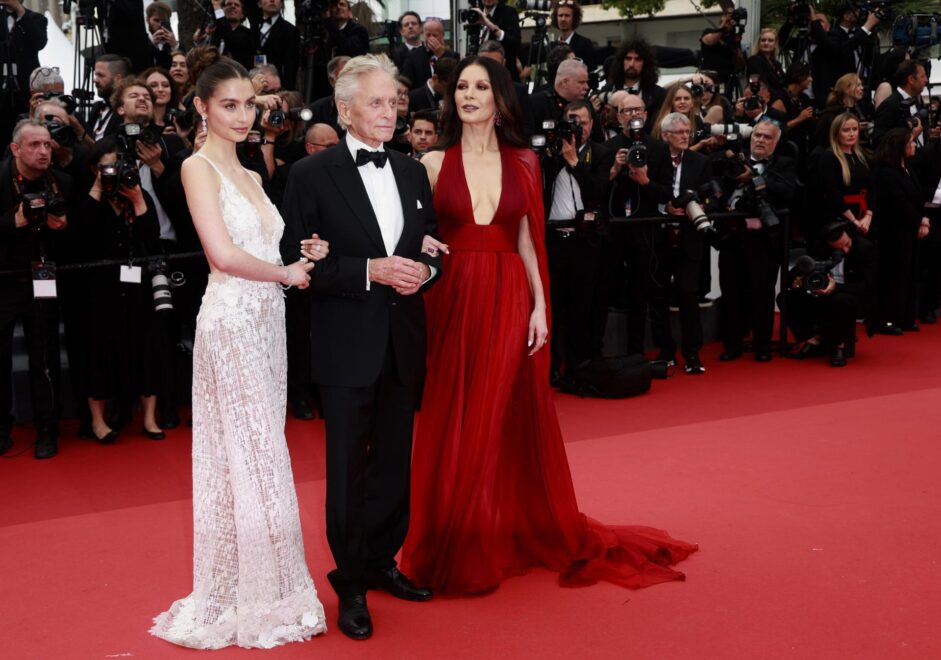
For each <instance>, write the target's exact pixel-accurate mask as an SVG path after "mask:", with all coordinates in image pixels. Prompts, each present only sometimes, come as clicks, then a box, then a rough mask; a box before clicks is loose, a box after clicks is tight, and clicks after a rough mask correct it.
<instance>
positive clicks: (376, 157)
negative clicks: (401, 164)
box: [356, 149, 389, 167]
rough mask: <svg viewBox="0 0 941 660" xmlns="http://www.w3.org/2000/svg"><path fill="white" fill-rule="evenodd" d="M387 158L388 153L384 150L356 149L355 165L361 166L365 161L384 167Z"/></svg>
mask: <svg viewBox="0 0 941 660" xmlns="http://www.w3.org/2000/svg"><path fill="white" fill-rule="evenodd" d="M387 160H389V154H387V153H386V152H385V151H370V150H369V149H357V150H356V167H362V166H363V165H366V164H367V163H375V165H376V167H385V166H386V161H387Z"/></svg>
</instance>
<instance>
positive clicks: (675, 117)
mask: <svg viewBox="0 0 941 660" xmlns="http://www.w3.org/2000/svg"><path fill="white" fill-rule="evenodd" d="M677 124H683V125H684V126H689V117H687V116H686V115H684V114H683V113H682V112H671V113H670V114H668V115H667V116H666V117H664V118H663V119H662V120H661V121H660V132H661V133H669V132H670V131H672V130H673V127H674V126H676V125H677Z"/></svg>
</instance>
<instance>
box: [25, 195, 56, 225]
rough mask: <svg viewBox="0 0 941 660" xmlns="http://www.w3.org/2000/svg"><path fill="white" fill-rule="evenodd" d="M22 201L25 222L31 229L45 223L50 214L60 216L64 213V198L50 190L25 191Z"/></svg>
mask: <svg viewBox="0 0 941 660" xmlns="http://www.w3.org/2000/svg"><path fill="white" fill-rule="evenodd" d="M22 203H23V216H24V217H25V218H26V224H27V226H28V227H30V228H32V229H38V228H40V227H42V226H43V225H44V224H46V220H48V219H49V216H50V215H57V216H62V215H65V213H66V206H65V200H64V199H62V197H60V196H59V195H58V194H57V193H55V192H53V191H50V190H43V191H42V192H34V193H25V194H24V195H23V197H22Z"/></svg>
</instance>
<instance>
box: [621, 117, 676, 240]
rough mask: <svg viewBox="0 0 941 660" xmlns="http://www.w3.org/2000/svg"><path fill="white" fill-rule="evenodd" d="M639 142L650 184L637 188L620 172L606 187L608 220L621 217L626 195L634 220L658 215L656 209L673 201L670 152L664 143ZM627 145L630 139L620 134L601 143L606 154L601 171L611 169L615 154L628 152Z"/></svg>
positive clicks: (650, 138)
mask: <svg viewBox="0 0 941 660" xmlns="http://www.w3.org/2000/svg"><path fill="white" fill-rule="evenodd" d="M643 142H644V145H645V146H646V147H647V177H648V178H649V179H650V183H648V184H647V185H646V186H641V185H639V184H638V183H636V182H635V181H633V180H632V179H630V178H628V177H627V175H626V174H625V173H623V170H622V174H621V175H619V176H618V177H617V178H615V179H614V181H612V182H611V183H610V184H609V186H610V187H609V190H610V194H609V195H608V196H607V200H608V208H607V211H608V213H609V214H610V215H611V216H612V217H623V216H624V203H625V201H626V200H627V196H628V195H630V196H631V200H632V209H633V211H632V213H631V215H632V216H634V217H638V218H650V217H653V216H656V215H660V205H661V204H666V203H667V202H669V201H670V199H672V197H673V188H672V184H673V165H672V164H671V162H670V149H669V148H668V147H667V145H666V143H664V142H662V141H660V140H655V139H653V138H652V137H650V136H649V135H644V140H643ZM630 145H631V141H630V138H628V137H627V136H626V135H624V134H623V133H622V134H620V135H618V136H617V137H613V138H611V139H610V140H608V141H607V142H605V143H604V147H605V149H606V150H607V152H606V154H605V168H606V169H607V170H608V171H610V170H611V167H612V166H613V165H614V159H615V158H616V157H617V153H618V150H619V149H628V148H630ZM625 169H626V167H625ZM646 227H649V225H646Z"/></svg>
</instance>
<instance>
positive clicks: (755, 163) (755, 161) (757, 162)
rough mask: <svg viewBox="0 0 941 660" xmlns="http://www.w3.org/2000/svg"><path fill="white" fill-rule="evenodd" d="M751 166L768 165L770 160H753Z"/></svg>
mask: <svg viewBox="0 0 941 660" xmlns="http://www.w3.org/2000/svg"><path fill="white" fill-rule="evenodd" d="M751 164H752V165H767V164H768V159H767V158H752V159H751Z"/></svg>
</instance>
